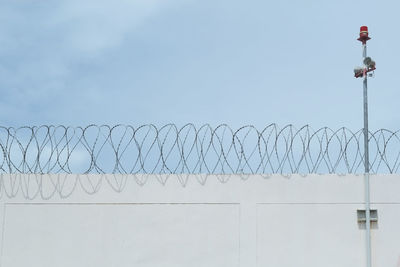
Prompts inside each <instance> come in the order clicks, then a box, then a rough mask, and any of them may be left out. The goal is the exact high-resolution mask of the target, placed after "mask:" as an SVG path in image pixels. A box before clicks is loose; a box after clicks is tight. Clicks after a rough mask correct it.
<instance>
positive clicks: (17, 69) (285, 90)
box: [0, 0, 400, 130]
mask: <svg viewBox="0 0 400 267" xmlns="http://www.w3.org/2000/svg"><path fill="white" fill-rule="evenodd" d="M399 9H400V2H399V1H394V0H393V1H385V0H383V1H344V0H338V1H321V0H312V1H294V0H283V1H265V0H262V1H261V0H260V1H258V0H248V1H232V0H230V1H227V0H218V1H215V0H212V1H211V0H201V1H199V0H129V1H128V0H125V1H124V0H121V1H104V0H87V1H80V0H59V1H36V0H25V1H11V0H2V1H0V92H1V95H0V111H1V117H0V125H3V126H13V127H18V126H23V125H43V124H53V125H60V124H62V125H71V126H85V125H88V124H92V123H95V124H111V125H115V124H120V123H122V124H130V125H134V126H138V125H141V124H147V123H153V124H155V125H164V124H166V123H176V124H177V125H178V126H183V125H184V124H185V123H194V124H195V125H199V126H200V125H202V124H205V123H209V124H211V125H213V126H216V125H218V124H221V123H226V124H228V125H230V126H232V127H233V128H237V127H239V126H241V125H249V124H251V125H255V126H256V127H258V128H263V127H264V126H267V125H268V124H270V123H277V124H278V125H280V126H284V125H286V124H294V125H295V126H297V127H300V126H303V125H305V124H309V125H311V126H312V127H313V128H319V127H323V126H328V127H331V128H334V129H337V128H340V127H349V128H350V129H354V130H358V129H360V128H362V126H363V121H362V119H363V113H362V101H363V100H362V81H361V79H356V78H354V76H353V68H354V67H355V66H357V65H361V64H362V48H361V43H360V42H358V41H357V40H356V39H357V37H358V34H359V27H360V26H362V25H366V26H368V27H369V32H370V36H371V37H372V39H371V40H370V41H369V42H368V55H369V56H371V57H372V58H373V59H374V60H375V61H376V62H377V65H376V66H377V70H376V71H375V77H374V78H370V79H369V80H368V85H369V124H370V129H372V130H374V129H379V128H388V129H391V130H398V129H400V125H399V124H400V112H397V111H398V107H399V104H398V102H399V99H400V90H399V86H398V82H397V76H398V74H397V65H398V62H399V59H400V55H399V53H397V52H398V41H399V40H400V34H397V33H396V29H397V28H400V27H399V26H400V20H399V19H398V10H399Z"/></svg>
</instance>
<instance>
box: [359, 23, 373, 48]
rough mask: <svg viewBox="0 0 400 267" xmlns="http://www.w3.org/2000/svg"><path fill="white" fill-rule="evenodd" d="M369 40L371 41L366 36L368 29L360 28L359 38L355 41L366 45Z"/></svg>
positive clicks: (365, 27)
mask: <svg viewBox="0 0 400 267" xmlns="http://www.w3.org/2000/svg"><path fill="white" fill-rule="evenodd" d="M369 39H371V38H370V37H369V36H368V27H367V26H361V27H360V38H358V39H357V40H358V41H360V42H362V43H363V44H366V43H367V41H368V40H369Z"/></svg>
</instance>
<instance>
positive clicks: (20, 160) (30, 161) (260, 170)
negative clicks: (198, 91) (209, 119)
mask: <svg viewBox="0 0 400 267" xmlns="http://www.w3.org/2000/svg"><path fill="white" fill-rule="evenodd" d="M369 146H370V170H371V173H398V172H399V166H400V160H399V157H400V139H399V133H398V131H390V130H387V129H380V130H377V131H375V132H370V133H369ZM0 149H1V152H2V153H1V154H2V155H1V156H0V173H2V174H294V173H299V174H309V173H319V174H323V173H338V174H347V173H349V174H353V173H363V170H364V157H363V131H362V129H361V130H358V131H351V130H350V129H348V128H345V127H343V128H340V129H337V130H333V129H330V128H328V127H323V128H319V129H316V130H314V129H313V128H312V127H311V126H309V125H305V126H303V127H300V128H296V127H294V126H293V125H287V126H284V127H281V128H280V127H278V126H277V125H276V124H270V125H268V126H266V127H265V128H263V129H257V128H256V127H254V126H252V125H247V126H243V127H240V128H237V129H233V128H231V127H229V126H228V125H226V124H221V125H218V126H216V127H212V126H211V125H208V124H206V125H202V126H200V127H196V126H195V125H194V124H186V125H184V126H182V127H178V126H177V125H175V124H167V125H164V126H161V127H157V126H155V125H153V124H147V125H141V126H138V127H134V126H130V125H115V126H109V125H89V126H87V127H67V126H51V125H44V126H32V127H28V126H26V127H19V128H14V127H0Z"/></svg>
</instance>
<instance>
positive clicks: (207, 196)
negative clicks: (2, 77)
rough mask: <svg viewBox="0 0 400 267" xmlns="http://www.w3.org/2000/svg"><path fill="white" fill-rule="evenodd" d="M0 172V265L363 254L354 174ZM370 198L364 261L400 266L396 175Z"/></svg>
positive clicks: (360, 184) (343, 259) (378, 182)
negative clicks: (368, 257)
mask: <svg viewBox="0 0 400 267" xmlns="http://www.w3.org/2000/svg"><path fill="white" fill-rule="evenodd" d="M167 178H168V179H167ZM0 179H1V191H0V192H1V205H0V208H1V210H0V215H1V218H0V222H1V225H2V228H1V229H2V230H1V266H2V267H17V266H18V267H20V266H37V267H58V266H60V267H67V266H68V267H69V266H74V267H78V266H79V267H88V266H93V267H94V266H96V267H103V266H104V267H106V266H107V267H109V266H118V267H120V266H121V267H125V266H139V267H142V266H143V267H145V266H146V267H147V266H156V267H162V266H168V267H170V266H182V267H187V266H190V267H197V266H199V267H200V266H204V267H206V266H207V267H213V266H215V267H224V266H226V267H234V266H238V267H239V266H241V267H252V266H253V267H255V266H269V267H294V266H307V267H321V266H324V267H337V266H341V267H361V266H365V232H364V231H365V230H363V229H359V226H358V223H357V215H356V211H357V209H363V208H364V204H363V201H364V178H363V176H362V175H360V176H355V175H346V176H336V175H324V176H322V175H308V176H305V177H302V176H298V175H293V176H291V177H283V176H281V175H272V176H271V177H269V178H264V177H261V176H259V175H253V176H246V177H241V176H239V175H232V176H217V175H214V176H208V177H205V176H188V177H182V176H174V175H172V176H169V177H167V176H152V175H150V176H122V175H116V176H115V175H105V176H104V175H103V176H100V175H91V176H85V175H80V176H77V175H51V176H49V175H44V176H35V175H30V176H29V175H2V176H1V177H0ZM186 179H187V180H186ZM371 201H372V207H371V208H373V209H377V210H378V216H379V221H378V228H377V229H373V230H372V250H373V255H372V259H373V266H374V267H391V266H392V267H399V266H400V230H399V225H400V176H399V175H378V176H377V175H374V176H371Z"/></svg>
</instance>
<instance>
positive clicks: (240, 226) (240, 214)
mask: <svg viewBox="0 0 400 267" xmlns="http://www.w3.org/2000/svg"><path fill="white" fill-rule="evenodd" d="M238 232H239V267H242V262H241V255H242V248H241V244H240V241H241V238H242V203H240V204H239V231H238Z"/></svg>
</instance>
